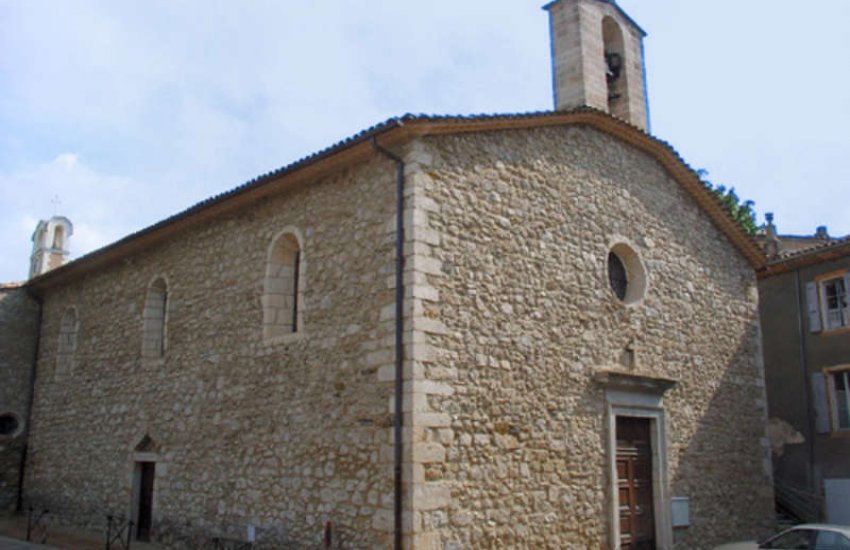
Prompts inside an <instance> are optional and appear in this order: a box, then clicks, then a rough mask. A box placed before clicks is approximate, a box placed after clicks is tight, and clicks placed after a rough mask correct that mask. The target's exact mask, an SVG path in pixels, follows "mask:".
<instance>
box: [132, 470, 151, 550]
mask: <svg viewBox="0 0 850 550" xmlns="http://www.w3.org/2000/svg"><path fill="white" fill-rule="evenodd" d="M155 466H156V464H155V463H153V462H140V463H139V470H140V471H139V474H140V475H139V517H138V521H137V524H138V525H137V528H136V538H137V539H138V540H141V541H148V540H150V538H151V523H152V521H153V481H154V472H155V470H156V468H155Z"/></svg>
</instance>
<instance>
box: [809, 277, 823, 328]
mask: <svg viewBox="0 0 850 550" xmlns="http://www.w3.org/2000/svg"><path fill="white" fill-rule="evenodd" d="M806 305H807V306H808V311H809V330H810V331H811V332H820V331H821V319H820V305H819V303H818V284H817V283H815V282H811V283H806Z"/></svg>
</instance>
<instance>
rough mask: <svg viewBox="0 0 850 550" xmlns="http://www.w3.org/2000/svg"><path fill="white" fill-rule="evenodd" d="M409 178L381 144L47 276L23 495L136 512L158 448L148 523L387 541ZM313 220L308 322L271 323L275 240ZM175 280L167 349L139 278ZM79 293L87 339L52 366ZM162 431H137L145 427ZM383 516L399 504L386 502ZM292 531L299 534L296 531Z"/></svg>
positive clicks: (295, 541)
mask: <svg viewBox="0 0 850 550" xmlns="http://www.w3.org/2000/svg"><path fill="white" fill-rule="evenodd" d="M394 217H395V178H394V171H393V167H392V164H390V163H387V162H386V161H372V162H370V163H368V164H363V165H360V166H358V167H355V168H351V169H348V170H345V171H342V172H341V173H339V174H338V175H336V176H333V177H329V178H327V179H325V180H322V181H314V182H311V183H310V185H309V186H302V187H300V188H297V189H292V190H290V191H289V192H286V193H284V194H281V195H279V196H276V197H275V198H273V199H267V200H263V201H262V202H259V203H256V204H254V205H253V206H251V207H250V208H248V209H244V210H242V211H239V212H236V213H231V214H228V215H225V216H221V217H218V218H215V219H211V220H209V221H207V222H204V223H202V224H200V225H196V226H195V227H194V228H193V229H191V230H189V231H186V232H183V233H181V234H179V235H177V236H176V237H174V238H172V239H170V240H168V241H167V242H164V243H161V244H159V245H157V246H155V247H153V248H151V249H150V250H148V251H147V252H145V253H142V254H138V255H135V256H133V257H128V258H126V260H125V261H124V262H122V263H121V264H118V265H112V266H110V267H108V268H106V269H102V270H100V271H98V272H96V273H93V274H91V275H88V276H86V277H84V278H81V279H77V280H75V281H73V282H71V283H69V284H67V285H65V286H62V287H59V288H56V289H54V290H51V291H49V292H48V293H47V295H46V297H45V300H44V303H45V306H44V323H43V326H42V346H41V354H40V357H39V372H38V380H39V381H38V385H37V401H36V406H35V410H34V419H33V427H34V433H33V436H32V440H31V453H30V460H29V469H28V472H27V473H28V475H27V480H26V497H27V499H28V500H29V501H30V502H34V503H38V504H39V505H43V506H45V507H47V508H49V509H50V510H51V512H53V514H54V516H56V517H58V518H62V520H63V521H70V522H74V523H79V524H87V525H89V526H91V527H95V528H102V527H103V523H104V521H105V516H106V514H110V513H111V514H116V515H125V516H129V515H132V514H133V513H134V506H133V500H134V498H135V496H134V487H133V471H134V467H135V463H136V462H137V461H145V460H155V461H156V480H155V488H154V538H157V539H159V540H162V541H165V542H167V543H171V544H172V545H173V546H177V547H184V548H199V547H200V545H201V544H202V543H206V542H208V541H209V540H210V539H211V538H212V537H213V536H230V537H233V538H244V537H245V534H246V530H247V526H248V525H254V526H256V531H257V540H258V543H260V544H261V547H266V548H268V547H275V548H280V547H281V546H283V545H292V547H317V546H319V545H320V544H321V542H322V540H323V534H324V527H325V522H328V521H329V522H331V523H332V529H333V537H334V540H335V541H337V544H339V545H342V546H344V547H349V548H386V547H387V546H388V545H389V541H391V531H392V521H391V514H390V511H391V510H392V503H393V500H392V498H393V492H392V487H393V485H392V479H393V462H392V447H391V442H392V440H391V439H390V437H389V433H390V429H389V427H390V426H392V415H391V412H390V411H391V409H390V408H389V404H390V398H391V396H392V391H393V382H392V380H385V379H382V378H380V377H379V370H380V367H382V366H383V365H385V364H387V363H391V362H392V357H393V351H394V350H393V338H392V337H393V334H394V320H393V319H392V318H391V317H388V316H387V315H386V309H387V308H390V311H391V308H392V305H393V303H394V288H393V282H392V274H393V273H394V269H395V261H394V260H395V258H394V239H395V229H394V224H393V221H394ZM287 227H291V228H297V229H298V230H299V231H300V234H301V235H303V250H302V273H303V279H302V280H301V281H300V284H301V288H302V291H303V292H302V298H303V303H302V304H300V308H301V309H300V315H301V325H302V326H299V332H298V333H297V334H290V335H286V336H285V337H283V338H277V339H271V340H269V339H264V337H263V309H262V300H261V297H262V292H263V288H264V287H263V283H264V278H265V276H266V261H267V258H268V252H269V248H270V246H271V244H272V241H273V239H274V238H275V237H276V236H277V235H278V234H279V233H280V231H281V230H282V229H284V228H287ZM159 277H162V278H163V279H164V280H165V281H167V284H168V301H167V303H168V311H167V312H166V317H165V318H166V323H167V346H166V351H165V354H164V357H162V358H159V357H143V355H142V349H143V345H142V338H143V335H144V331H143V311H144V306H145V297H146V293H147V290H148V287H149V285H150V283H151V281H153V280H155V279H156V278H159ZM68 308H76V311H77V315H78V322H79V330H78V334H77V345H76V352H75V354H76V357H75V360H74V362H73V368H72V369H70V370H69V371H68V372H64V373H63V372H56V368H55V367H56V364H57V358H56V352H57V345H58V338H59V325H60V320H61V318H62V316H63V313H64V312H65V311H66V310H67V309H68ZM146 435H147V436H149V438H150V439H151V440H152V442H151V443H145V444H142V445H141V447H139V445H140V443H142V440H143V438H144V437H145V436H146ZM388 517H389V522H388V521H387V518H388ZM287 547H288V546H287Z"/></svg>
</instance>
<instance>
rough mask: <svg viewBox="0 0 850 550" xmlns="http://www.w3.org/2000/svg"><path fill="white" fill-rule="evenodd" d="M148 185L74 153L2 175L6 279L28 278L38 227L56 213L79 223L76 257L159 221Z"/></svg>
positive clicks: (0, 261) (1, 268) (1, 264)
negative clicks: (95, 166) (151, 206)
mask: <svg viewBox="0 0 850 550" xmlns="http://www.w3.org/2000/svg"><path fill="white" fill-rule="evenodd" d="M143 189H144V185H143V182H137V181H133V180H132V179H130V178H126V177H121V176H113V175H109V174H102V173H98V172H96V171H94V170H92V169H91V168H90V167H89V166H87V165H86V164H85V163H84V162H82V161H81V160H80V158H79V156H78V155H76V154H74V153H62V154H60V155H58V156H56V157H55V158H54V159H52V160H50V161H48V162H46V163H44V164H41V165H37V166H33V167H31V168H28V169H25V170H22V171H19V172H13V173H0V203H2V204H3V212H4V216H3V217H2V218H0V232H2V234H3V235H5V236H6V237H5V239H4V241H5V242H4V243H3V254H1V255H0V280H3V281H9V280H21V279H23V278H25V277H26V274H27V273H26V272H27V268H28V260H29V256H30V253H31V251H32V241H31V237H32V233H33V231H34V230H35V226H36V224H37V223H38V220H39V219H46V218H49V217H50V215H52V214H54V213H55V214H59V215H64V216H66V217H68V218H69V219H70V220H71V222H72V223H74V226H75V229H74V235H73V237H72V238H71V240H70V247H71V253H72V256H74V257H77V256H80V255H83V254H85V253H88V252H90V251H92V250H94V249H96V248H99V247H102V246H104V245H106V244H108V243H110V242H112V241H114V240H116V239H118V238H119V237H121V236H122V235H124V234H126V233H128V232H130V231H132V230H134V229H136V228H137V227H138V226H139V225H141V224H145V223H149V222H151V221H153V219H156V218H155V217H154V216H156V215H157V214H158V213H153V212H151V210H150V209H149V208H148V207H147V206H146V205H147V204H149V203H150V201H146V200H144V197H143V196H142V195H143ZM56 198H58V203H57V201H56V200H55V199H56ZM151 218H153V219H151Z"/></svg>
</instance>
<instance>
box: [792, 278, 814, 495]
mask: <svg viewBox="0 0 850 550" xmlns="http://www.w3.org/2000/svg"><path fill="white" fill-rule="evenodd" d="M794 287H795V291H796V293H797V332H798V334H799V335H800V339H799V341H800V370H801V371H802V374H803V387H804V388H805V392H806V395H805V403H806V424H807V426H806V427H807V428H808V430H809V436H808V437H807V438H806V443H807V447H808V451H809V468H808V469H809V472H808V474H809V484H810V487H809V489H810V490H812V491H813V492H815V493H818V492H819V491H818V489H817V488H816V487H815V481H816V480H815V438H816V437H817V430H816V427H815V411H814V408H813V407H812V381H811V377H810V376H809V363H808V356H809V351H808V349H807V346H806V337H807V334H806V331H805V324H804V322H803V308H804V307H805V304H803V295H802V293H801V292H800V270H799V268H798V269H795V270H794Z"/></svg>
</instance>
